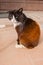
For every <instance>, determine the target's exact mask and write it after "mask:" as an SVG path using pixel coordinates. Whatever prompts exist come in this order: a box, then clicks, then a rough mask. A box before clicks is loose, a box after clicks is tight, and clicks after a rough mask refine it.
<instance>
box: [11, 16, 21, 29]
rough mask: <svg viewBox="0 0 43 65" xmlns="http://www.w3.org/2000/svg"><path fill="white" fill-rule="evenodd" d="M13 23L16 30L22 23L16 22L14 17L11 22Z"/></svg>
mask: <svg viewBox="0 0 43 65" xmlns="http://www.w3.org/2000/svg"><path fill="white" fill-rule="evenodd" d="M11 22H12V23H13V25H14V28H15V27H16V26H17V25H20V24H21V22H19V23H18V22H17V21H16V20H15V18H14V16H13V19H12V20H11Z"/></svg>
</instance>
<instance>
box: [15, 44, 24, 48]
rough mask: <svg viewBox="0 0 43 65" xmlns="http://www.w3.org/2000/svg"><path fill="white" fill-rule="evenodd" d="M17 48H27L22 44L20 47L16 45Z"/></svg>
mask: <svg viewBox="0 0 43 65" xmlns="http://www.w3.org/2000/svg"><path fill="white" fill-rule="evenodd" d="M15 47H16V48H25V47H24V46H23V45H22V44H20V45H18V44H16V45H15Z"/></svg>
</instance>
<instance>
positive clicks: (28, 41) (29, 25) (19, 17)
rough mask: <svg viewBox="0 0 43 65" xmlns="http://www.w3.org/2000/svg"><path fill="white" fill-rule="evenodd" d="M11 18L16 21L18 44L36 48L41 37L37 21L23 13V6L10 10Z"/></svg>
mask: <svg viewBox="0 0 43 65" xmlns="http://www.w3.org/2000/svg"><path fill="white" fill-rule="evenodd" d="M8 18H9V20H11V21H12V22H13V23H14V27H15V29H16V31H17V34H18V39H17V44H18V45H20V43H21V44H22V45H24V46H25V47H26V48H30V47H31V48H34V47H35V46H37V45H38V42H39V38H40V27H39V25H38V24H37V22H36V21H34V20H33V19H31V18H28V17H27V16H26V15H25V14H24V13H23V8H20V9H18V10H13V11H9V16H8Z"/></svg>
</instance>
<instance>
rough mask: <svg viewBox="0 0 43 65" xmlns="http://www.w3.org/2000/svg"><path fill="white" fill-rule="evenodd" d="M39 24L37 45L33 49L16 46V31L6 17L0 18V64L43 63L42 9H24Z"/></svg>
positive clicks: (26, 64)
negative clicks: (39, 32)
mask: <svg viewBox="0 0 43 65" xmlns="http://www.w3.org/2000/svg"><path fill="white" fill-rule="evenodd" d="M24 13H25V14H26V15H27V16H28V17H30V18H32V19H34V20H36V21H37V23H38V24H39V25H40V29H41V35H40V41H39V45H38V46H37V47H35V48H33V49H27V48H16V47H15V44H16V43H17V41H16V39H17V33H16V31H15V29H14V27H13V25H12V23H11V22H10V21H9V20H8V19H7V18H0V26H1V25H6V26H5V27H2V28H0V65H43V11H25V12H24Z"/></svg>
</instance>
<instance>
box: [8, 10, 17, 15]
mask: <svg viewBox="0 0 43 65" xmlns="http://www.w3.org/2000/svg"><path fill="white" fill-rule="evenodd" d="M8 12H9V13H11V14H13V13H15V12H16V10H11V11H8Z"/></svg>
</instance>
